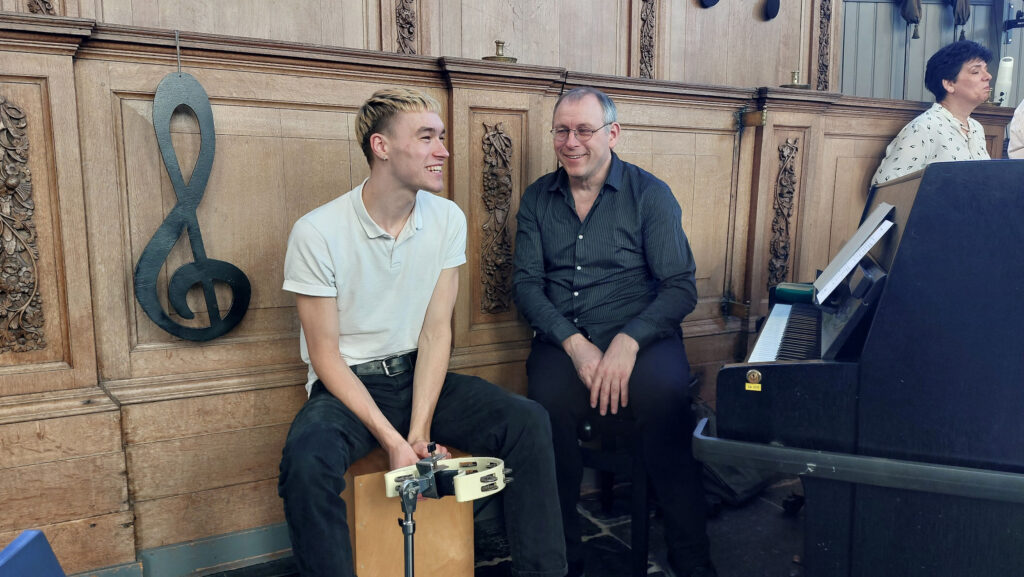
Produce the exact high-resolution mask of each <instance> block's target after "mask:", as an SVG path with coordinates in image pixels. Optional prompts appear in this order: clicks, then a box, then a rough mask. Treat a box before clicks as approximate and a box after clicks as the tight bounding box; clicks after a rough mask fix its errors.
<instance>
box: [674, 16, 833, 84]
mask: <svg viewBox="0 0 1024 577" xmlns="http://www.w3.org/2000/svg"><path fill="white" fill-rule="evenodd" d="M663 4H668V6H666V7H665V8H663V10H665V11H666V14H665V18H666V20H668V21H669V23H670V24H669V26H668V28H667V30H665V36H664V37H663V38H661V37H659V38H658V43H659V44H661V43H663V42H664V43H665V44H666V45H667V46H668V47H669V48H668V49H669V51H670V52H669V56H668V57H667V62H666V65H667V67H666V68H665V69H664V73H663V76H660V78H664V79H666V80H674V81H677V82H687V83H701V84H718V85H727V86H751V87H752V86H778V85H780V84H788V83H790V82H791V76H790V72H791V71H794V70H800V71H803V70H806V69H807V64H806V63H807V60H808V59H809V58H810V52H809V51H808V50H807V48H806V46H807V44H808V42H809V40H810V34H811V29H810V28H806V27H804V26H801V22H803V21H805V19H806V18H809V13H810V12H811V11H812V8H813V6H812V4H813V2H810V1H806V2H801V1H799V0H791V1H789V2H782V3H781V5H780V10H779V15H778V16H777V17H776V18H775V19H773V20H769V21H765V20H764V16H763V14H764V12H763V9H764V3H763V2H732V3H729V4H726V3H724V2H723V3H721V4H719V5H716V6H715V7H714V8H711V9H704V8H701V6H700V4H699V3H698V2H697V1H696V0H687V1H685V2H670V3H663ZM801 79H802V81H803V82H806V81H807V77H806V75H805V74H801Z"/></svg>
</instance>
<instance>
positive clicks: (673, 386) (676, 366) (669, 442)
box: [526, 336, 709, 569]
mask: <svg viewBox="0 0 1024 577" xmlns="http://www.w3.org/2000/svg"><path fill="white" fill-rule="evenodd" d="M526 374H527V377H528V378H529V397H530V398H531V399H534V400H536V401H537V402H539V403H540V404H541V405H543V406H544V408H545V409H547V411H548V414H549V415H550V416H551V434H552V438H553V441H554V443H555V473H556V475H557V477H558V497H559V501H560V503H561V508H562V524H563V526H564V528H565V541H566V556H567V557H568V560H569V562H570V563H571V564H579V563H582V561H583V550H582V544H581V542H580V517H579V513H578V512H577V511H576V504H577V502H578V501H579V496H580V481H581V479H582V476H583V462H582V457H581V456H580V450H579V442H578V440H577V439H578V437H577V428H578V426H579V422H580V420H581V419H583V418H584V417H585V416H587V415H588V414H589V413H590V411H591V408H590V391H588V390H587V388H586V386H585V385H584V384H583V382H582V381H580V378H579V375H577V373H576V369H575V367H573V364H572V359H570V358H569V355H568V354H566V353H565V351H564V350H563V349H562V348H561V347H559V346H555V345H553V344H551V343H548V342H546V341H542V340H540V339H534V340H533V346H532V348H531V350H530V357H529V359H528V360H527V361H526ZM689 380H690V365H689V362H688V361H687V359H686V350H685V348H684V347H683V342H682V339H681V338H680V337H678V336H673V337H669V338H666V339H662V340H659V341H655V342H654V343H651V344H650V345H648V346H646V347H644V348H643V349H641V350H640V352H639V353H638V354H637V359H636V365H635V366H634V368H633V374H632V377H631V378H630V381H629V405H628V407H627V409H626V412H627V413H628V414H632V415H633V417H634V418H635V420H636V427H637V429H638V431H639V433H640V435H641V439H642V441H643V447H644V459H645V460H646V463H647V474H648V478H649V479H650V482H651V486H652V488H653V489H654V494H655V497H656V498H657V500H658V503H659V504H660V505H661V508H662V511H663V512H664V519H665V541H666V542H667V545H668V552H669V560H670V561H671V563H672V566H673V567H674V568H676V569H690V568H693V567H696V566H699V565H702V564H704V563H707V562H708V560H709V556H708V538H707V533H706V530H705V507H706V504H705V501H704V490H703V486H702V485H701V472H700V466H699V463H697V461H695V460H694V458H693V452H692V451H691V449H690V435H691V434H692V431H693V427H694V425H693V422H694V421H693V412H692V411H691V409H690V399H689V395H688V392H687V386H688V384H689ZM620 411H621V409H620Z"/></svg>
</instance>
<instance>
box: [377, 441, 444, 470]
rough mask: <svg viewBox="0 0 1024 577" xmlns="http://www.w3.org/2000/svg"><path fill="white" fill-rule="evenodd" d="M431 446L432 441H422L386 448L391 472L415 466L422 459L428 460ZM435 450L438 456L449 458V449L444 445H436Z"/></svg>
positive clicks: (397, 444) (405, 442) (402, 443)
mask: <svg viewBox="0 0 1024 577" xmlns="http://www.w3.org/2000/svg"><path fill="white" fill-rule="evenodd" d="M429 444H430V441H425V440H422V439H414V440H403V441H402V442H400V443H395V444H394V446H392V447H388V448H386V450H387V453H388V462H389V466H390V470H392V471H394V470H395V469H401V468H402V467H408V466H409V465H415V464H416V463H417V462H418V461H419V460H420V459H426V458H427V457H429V456H430V451H428V450H427V446H428V445H429ZM434 450H435V452H436V453H437V454H438V455H442V456H445V457H447V456H448V449H447V448H446V447H445V446H444V445H441V444H439V443H435V449H434Z"/></svg>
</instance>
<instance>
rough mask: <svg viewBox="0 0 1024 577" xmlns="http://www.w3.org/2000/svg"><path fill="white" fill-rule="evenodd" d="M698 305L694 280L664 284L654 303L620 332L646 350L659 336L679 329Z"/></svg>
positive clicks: (672, 281) (679, 280)
mask: <svg viewBox="0 0 1024 577" xmlns="http://www.w3.org/2000/svg"><path fill="white" fill-rule="evenodd" d="M696 306H697V289H696V285H695V284H694V282H693V280H692V279H678V280H669V281H666V282H663V283H662V285H661V286H659V287H658V294H657V296H655V297H654V300H652V301H651V302H650V303H649V304H648V305H647V307H645V308H644V310H643V311H641V312H640V314H638V315H637V316H636V317H634V318H633V319H631V320H630V321H629V322H627V323H626V325H625V326H623V328H622V330H621V332H622V333H625V334H626V335H628V336H630V337H632V338H633V339H634V340H635V341H637V343H639V344H640V347H641V348H643V347H644V346H646V345H648V344H650V343H651V341H652V340H654V339H655V338H656V337H657V335H660V334H664V333H666V332H669V331H673V330H676V329H677V328H678V327H679V324H680V323H682V322H683V319H684V318H685V317H686V315H688V314H690V313H691V312H693V309H694V308H696Z"/></svg>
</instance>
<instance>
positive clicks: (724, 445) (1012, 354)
mask: <svg viewBox="0 0 1024 577" xmlns="http://www.w3.org/2000/svg"><path fill="white" fill-rule="evenodd" d="M1022 218H1024V161H998V160H997V161H984V162H969V163H965V162H961V163H939V164H932V165H930V166H928V167H927V169H926V170H925V171H924V172H923V173H918V174H917V175H913V176H911V177H905V178H903V179H900V180H898V181H894V182H893V183H891V184H887V185H885V186H881V187H878V188H877V189H875V190H874V191H873V192H872V195H871V196H870V198H869V200H868V205H867V206H866V207H865V211H864V217H863V218H862V223H861V227H860V228H859V229H858V231H857V233H856V234H855V235H854V237H853V238H852V239H851V241H850V242H849V243H847V245H846V246H844V247H843V249H842V250H841V251H840V253H839V254H838V255H837V256H836V258H835V259H834V260H833V262H832V263H830V264H829V266H828V268H826V270H825V271H824V272H823V273H821V275H820V276H819V278H818V280H817V281H815V283H814V285H813V290H810V291H808V292H807V293H805V295H804V296H802V297H801V296H799V295H797V296H796V297H792V296H791V297H787V298H788V299H789V300H792V301H795V302H789V303H787V302H782V301H783V300H786V299H784V298H782V297H781V296H780V297H779V298H777V299H776V302H775V304H774V305H773V307H772V309H771V314H770V316H769V317H768V320H767V322H766V323H765V325H764V327H763V329H762V330H761V332H760V334H759V336H758V340H757V342H756V344H755V346H754V348H753V351H752V353H751V356H750V358H748V359H747V362H744V363H737V364H733V365H726V366H725V367H724V368H722V369H721V371H720V373H719V375H718V384H717V431H716V435H715V436H712V435H711V434H710V433H709V432H708V431H707V430H706V422H704V421H702V422H701V423H700V424H699V425H698V427H697V430H696V431H695V432H694V439H693V445H694V453H695V455H696V456H697V457H698V458H699V459H701V460H703V461H705V462H714V463H722V464H729V465H733V466H740V467H751V468H758V469H764V470H770V471H778V472H785V473H791V474H797V475H800V477H801V479H802V482H803V486H804V496H805V507H806V508H805V519H804V523H805V524H804V531H805V540H804V556H803V563H804V566H805V570H806V577H868V576H870V577H889V576H892V577H896V576H899V577H918V576H920V577H925V576H927V577H944V576H949V577H954V576H955V577H964V576H978V577H996V576H1020V575H1024V337H1022V334H1024V258H1022V257H1021V256H1020V253H1021V248H1022V247H1024V224H1022V222H1021V219H1022ZM782 292H785V291H782ZM779 293H780V291H779V290H777V291H776V295H777V296H778V295H779ZM807 300H809V301H810V302H801V301H807Z"/></svg>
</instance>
